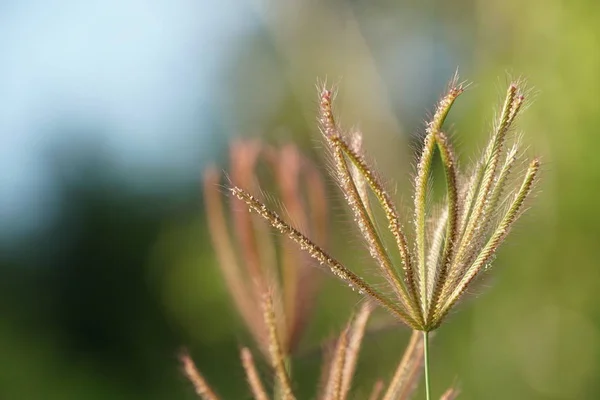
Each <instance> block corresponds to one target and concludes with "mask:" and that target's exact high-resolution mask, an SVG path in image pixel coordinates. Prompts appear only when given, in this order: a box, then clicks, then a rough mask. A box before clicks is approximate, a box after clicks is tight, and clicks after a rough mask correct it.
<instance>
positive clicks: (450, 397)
mask: <svg viewBox="0 0 600 400" xmlns="http://www.w3.org/2000/svg"><path fill="white" fill-rule="evenodd" d="M459 394H460V390H458V389H456V388H453V387H451V388H450V389H448V390H446V391H445V392H444V394H443V395H442V397H440V400H455V399H457V398H458V395H459Z"/></svg>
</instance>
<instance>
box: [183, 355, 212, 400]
mask: <svg viewBox="0 0 600 400" xmlns="http://www.w3.org/2000/svg"><path fill="white" fill-rule="evenodd" d="M179 360H180V362H181V365H182V367H183V372H184V374H185V376H186V377H187V378H188V380H189V381H190V382H191V383H192V385H194V390H195V391H196V394H197V395H198V396H200V398H201V399H202V400H219V397H218V396H217V395H216V394H215V392H213V390H212V389H211V388H210V386H208V384H207V383H206V380H205V379H204V377H203V376H202V374H200V371H198V369H197V368H196V365H195V364H194V361H193V360H192V358H191V357H190V355H189V354H188V352H187V351H185V350H183V351H182V352H181V354H180V355H179Z"/></svg>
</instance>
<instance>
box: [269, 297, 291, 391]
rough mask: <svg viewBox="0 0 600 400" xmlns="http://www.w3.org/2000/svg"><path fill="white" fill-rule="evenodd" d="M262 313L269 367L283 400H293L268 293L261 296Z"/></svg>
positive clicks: (273, 310) (271, 301) (273, 309)
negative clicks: (265, 330)
mask: <svg viewBox="0 0 600 400" xmlns="http://www.w3.org/2000/svg"><path fill="white" fill-rule="evenodd" d="M263 312H264V318H265V322H266V324H267V328H268V331H269V354H270V355H271V365H272V366H273V370H275V377H276V378H277V382H278V384H279V385H280V387H281V396H282V399H283V400H294V399H295V397H294V394H293V393H292V384H291V381H290V377H289V375H288V373H287V370H286V367H285V354H284V352H283V350H282V348H281V342H280V339H279V337H278V333H277V321H276V318H275V308H274V307H273V300H272V299H271V295H270V293H268V292H267V293H265V294H264V295H263Z"/></svg>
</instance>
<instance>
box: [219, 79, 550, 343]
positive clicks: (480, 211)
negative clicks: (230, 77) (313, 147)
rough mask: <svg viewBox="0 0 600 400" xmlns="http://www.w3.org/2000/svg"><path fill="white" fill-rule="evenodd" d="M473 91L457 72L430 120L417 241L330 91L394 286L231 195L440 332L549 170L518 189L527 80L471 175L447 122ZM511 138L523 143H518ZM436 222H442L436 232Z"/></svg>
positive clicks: (356, 204) (247, 197)
mask: <svg viewBox="0 0 600 400" xmlns="http://www.w3.org/2000/svg"><path fill="white" fill-rule="evenodd" d="M464 88H465V86H464V85H463V84H460V83H459V82H458V78H455V79H454V80H453V81H452V82H451V83H450V85H449V88H448V91H447V92H446V94H445V95H444V96H443V97H442V99H441V100H440V101H439V102H438V104H437V107H436V110H435V113H434V115H433V118H432V119H431V121H430V122H429V123H428V124H427V129H426V135H425V138H424V141H423V147H422V150H421V154H420V156H419V159H418V162H417V168H416V173H415V180H414V190H415V192H414V196H413V197H414V206H413V220H412V225H413V226H414V232H410V233H411V236H410V238H412V239H413V242H414V243H413V244H412V245H410V244H409V236H408V235H407V234H406V232H405V230H404V227H403V224H402V222H401V221H402V220H401V217H400V214H399V212H398V211H397V208H396V207H395V205H394V203H393V201H392V199H391V196H390V195H389V193H388V191H387V190H386V188H385V187H384V184H383V181H382V179H381V178H379V176H378V174H377V173H376V172H375V170H374V168H373V167H371V166H370V164H369V163H368V162H367V161H366V159H365V156H364V155H363V153H362V151H361V149H360V146H359V145H358V144H357V143H360V140H358V139H357V135H358V134H356V133H355V134H353V135H349V134H345V133H344V132H343V131H342V129H341V128H340V127H339V126H338V124H337V122H336V120H335V118H334V114H333V111H332V91H331V90H329V89H327V88H321V89H320V98H319V105H320V107H319V110H320V112H319V125H320V128H321V132H322V133H323V137H324V139H325V142H326V143H327V146H328V149H329V150H330V152H331V156H332V159H333V164H334V175H335V178H336V179H337V181H338V183H339V186H340V188H341V190H342V192H343V194H344V197H345V199H346V201H347V203H348V205H349V208H350V210H351V212H352V214H353V216H354V220H355V221H356V223H357V225H358V228H359V230H360V232H361V234H362V236H363V237H364V239H365V243H366V246H367V248H368V250H369V253H370V255H371V256H372V258H373V259H374V261H375V264H376V265H377V267H378V270H379V274H380V275H381V276H382V277H383V278H385V281H386V285H385V288H380V287H379V286H377V288H376V286H375V285H373V284H370V283H369V282H367V281H366V280H365V279H363V278H362V277H360V276H358V275H357V274H355V273H354V272H352V271H351V270H350V269H348V268H347V267H345V266H344V265H342V264H341V263H340V262H338V261H337V260H336V259H335V258H333V257H332V256H330V255H329V254H328V253H326V252H325V251H324V250H323V249H322V248H321V247H319V246H318V245H317V244H315V243H314V242H313V241H312V240H311V239H309V238H308V237H307V236H306V235H304V234H302V233H301V232H300V231H299V230H297V229H295V228H294V227H293V226H291V225H290V224H288V223H286V222H285V221H283V220H282V219H281V218H280V217H279V216H278V215H277V214H276V213H275V212H273V211H271V210H270V209H269V208H268V207H266V206H265V205H264V203H263V202H261V201H260V200H259V199H257V198H256V197H254V196H252V195H251V194H250V193H249V192H248V191H246V190H244V189H242V188H240V187H239V186H237V185H236V186H233V187H232V188H231V189H230V190H231V193H232V194H233V195H234V196H235V197H237V198H238V199H240V200H242V201H244V202H245V203H246V204H247V205H248V207H249V208H250V209H251V210H252V211H254V212H256V213H257V214H258V215H260V216H261V217H263V218H264V219H266V220H267V221H268V222H269V223H270V224H271V225H272V226H273V227H274V228H275V229H277V230H279V231H280V232H281V233H283V234H284V235H286V236H288V237H289V238H290V239H292V240H293V241H295V242H296V243H297V244H298V245H299V246H300V248H301V249H303V250H305V251H306V252H307V253H308V254H310V256H311V257H313V258H314V259H316V260H317V261H318V262H319V264H320V265H323V266H325V267H327V269H329V270H330V271H331V272H333V274H334V275H335V276H337V277H338V278H339V279H340V280H342V281H344V282H345V283H346V284H348V285H349V286H350V287H352V288H353V289H355V290H358V291H359V292H360V293H361V294H362V295H364V296H366V297H368V298H370V299H371V300H373V301H374V302H375V303H377V304H379V305H380V306H382V307H383V308H385V309H387V310H388V311H389V312H391V313H392V314H393V315H395V316H396V317H397V318H398V319H400V320H401V321H402V322H404V323H405V324H406V325H408V326H410V327H411V328H413V329H415V330H420V331H423V332H429V331H432V330H434V329H436V328H438V327H439V326H440V324H441V323H442V321H443V320H444V318H445V317H446V316H447V314H448V312H449V311H450V310H451V309H452V308H453V307H454V306H455V305H456V303H457V302H458V301H459V299H460V298H461V297H462V296H463V294H464V293H465V292H466V291H467V289H468V287H469V286H470V285H471V284H472V282H473V281H474V280H475V278H477V277H478V276H479V275H480V273H481V272H482V271H483V270H485V269H487V267H488V266H489V264H490V263H491V261H492V258H493V256H494V254H495V252H496V250H497V249H498V247H499V246H500V244H501V243H502V242H503V241H504V239H505V238H506V236H507V234H508V233H509V231H510V229H511V227H512V226H513V225H514V223H515V221H516V220H517V219H518V218H519V217H520V215H521V214H522V213H523V209H524V205H525V202H526V200H527V198H528V197H529V196H530V194H531V191H532V188H533V185H534V182H535V180H536V177H537V175H538V172H539V169H540V162H539V160H538V159H537V158H536V159H533V160H532V161H531V162H530V163H529V165H528V167H527V169H526V171H525V173H524V175H523V177H522V180H521V183H520V185H517V187H516V189H513V190H510V189H509V188H510V184H511V183H512V178H513V177H512V175H514V174H513V172H514V168H513V166H514V164H515V163H516V160H517V158H518V157H519V156H521V152H520V149H519V147H518V145H519V143H518V141H517V140H514V135H511V132H512V130H511V128H512V127H513V124H514V121H515V119H516V117H517V115H518V114H519V111H520V110H521V109H522V106H523V102H524V99H525V98H524V95H523V91H522V89H521V88H520V87H519V84H518V83H513V84H511V85H510V86H509V87H508V90H507V93H506V98H505V100H504V103H503V106H502V108H501V110H500V113H499V115H498V119H497V121H495V123H494V125H493V130H492V133H491V135H490V141H489V143H488V145H487V147H486V148H485V150H484V152H483V154H482V155H481V157H480V159H479V161H478V162H477V163H476V164H475V165H474V166H473V167H472V168H471V169H470V170H468V171H469V172H468V173H463V172H461V171H460V170H459V168H458V165H457V164H458V162H457V159H456V156H455V154H454V150H453V148H452V146H451V144H450V141H449V139H448V137H447V135H446V134H445V133H444V132H443V125H444V121H445V120H446V117H447V115H448V113H449V111H450V109H451V107H452V105H453V104H454V102H455V101H456V99H457V98H458V97H459V96H460V95H461V94H462V93H463V91H464ZM509 141H511V142H513V145H512V147H510V148H509V147H508V145H507V143H508V142H509ZM436 154H439V156H440V159H441V162H442V165H443V169H444V175H445V180H446V196H445V202H444V204H443V205H442V209H443V211H442V212H439V213H438V215H439V216H438V217H437V218H435V213H433V212H431V210H430V209H429V208H428V206H427V205H428V199H429V197H430V195H431V194H430V185H429V181H430V176H431V170H432V165H433V161H434V157H435V156H436ZM369 193H371V197H373V198H374V199H375V202H376V203H377V204H379V206H380V207H381V208H382V210H383V212H384V214H385V218H386V220H387V227H388V229H389V231H390V232H391V234H392V236H393V237H394V239H395V245H396V246H395V247H397V249H392V250H390V249H389V248H388V247H386V246H385V244H384V239H383V238H382V235H380V233H379V232H378V230H377V226H378V225H377V223H376V221H375V218H374V217H373V212H372V211H371V206H370V203H369ZM431 219H434V221H433V223H431V222H430V221H429V220H431ZM430 223H431V225H432V226H434V227H435V229H429V225H430ZM392 251H397V253H398V254H399V256H400V259H401V263H400V264H401V265H396V264H394V262H393V261H392V260H393V257H392Z"/></svg>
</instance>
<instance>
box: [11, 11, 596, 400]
mask: <svg viewBox="0 0 600 400" xmlns="http://www.w3.org/2000/svg"><path fill="white" fill-rule="evenodd" d="M52 3H55V4H50V3H49V2H48V3H47V2H43V1H35V0H28V1H22V2H17V1H5V2H3V3H2V5H0V32H2V35H0V36H1V39H0V49H1V50H2V54H3V56H2V59H3V61H2V63H0V92H1V93H2V94H0V105H1V106H0V109H1V111H0V135H1V138H2V141H1V143H0V273H1V276H2V278H1V279H0V308H1V310H2V313H1V318H0V350H1V354H2V359H3V362H2V363H1V364H0V397H1V398H2V399H106V398H111V399H134V398H145V399H165V398H169V399H177V398H181V399H186V398H189V399H191V398H194V396H193V394H192V391H191V388H190V387H189V385H188V383H187V382H186V381H185V380H184V379H183V378H182V377H181V375H180V371H179V367H178V365H177V361H176V352H177V349H178V348H179V347H180V346H181V345H187V346H189V348H190V349H191V352H192V354H193V356H194V358H195V359H196V361H197V364H198V366H199V367H200V368H201V369H202V370H203V372H204V373H205V375H206V377H207V378H208V379H209V381H210V382H211V384H212V385H213V387H215V388H216V389H217V391H219V392H220V393H221V394H222V395H223V397H224V398H226V399H246V398H249V395H248V392H247V390H246V387H245V382H244V378H243V372H242V369H241V367H240V366H239V361H238V355H237V352H238V347H239V345H241V344H248V342H249V337H248V334H247V333H246V332H245V331H244V328H243V326H242V324H241V323H240V321H239V318H238V316H237V314H236V312H235V310H234V309H233V307H232V305H231V302H230V299H229V297H228V295H227V293H226V289H225V286H224V283H223V280H222V278H221V276H220V273H219V269H218V267H217V265H216V261H215V256H214V253H213V251H212V249H211V246H210V240H209V237H208V232H207V228H206V221H205V217H204V215H203V212H204V211H203V210H204V209H203V202H202V196H201V193H200V184H199V183H200V177H201V174H202V171H203V169H204V168H205V167H206V166H207V165H208V164H212V163H215V164H217V165H218V166H220V167H225V166H226V165H227V143H228V141H229V140H230V139H231V138H234V137H240V136H242V137H255V138H256V137H261V138H262V140H264V141H265V142H268V143H272V144H283V143H287V142H294V143H297V144H298V145H299V146H300V147H301V148H302V150H303V151H304V152H305V153H306V154H308V155H309V156H310V157H312V158H313V159H315V160H317V162H319V163H320V165H321V168H322V171H323V173H326V171H327V162H326V158H325V157H323V155H322V154H321V153H320V150H321V148H322V146H321V145H320V144H319V133H318V130H317V128H316V123H315V111H316V101H317V100H316V91H315V88H314V86H315V83H316V82H317V79H318V78H319V79H327V82H329V83H335V84H337V85H338V87H339V95H338V100H337V113H338V115H339V116H340V117H341V119H342V122H343V123H344V124H345V126H346V127H347V128H351V127H357V128H359V129H360V130H361V131H362V132H363V133H364V140H365V147H366V149H367V151H368V152H369V153H370V155H371V157H372V158H374V159H376V163H377V166H378V167H379V169H380V170H382V171H383V173H384V176H386V177H388V178H390V179H393V181H394V182H397V192H398V196H397V198H398V200H399V201H404V203H409V202H410V200H411V199H410V195H409V191H410V189H411V183H410V174H411V171H412V169H411V167H412V163H413V161H414V157H415V154H414V149H415V147H416V146H417V143H418V138H419V137H420V133H422V132H423V130H424V123H423V121H424V120H425V119H426V118H427V115H428V114H427V111H431V110H432V108H433V104H434V102H435V101H436V99H437V97H438V96H439V95H440V94H441V93H442V91H443V88H444V86H445V84H446V82H447V81H448V80H449V79H450V78H451V76H452V75H453V73H454V71H455V70H456V68H457V67H459V68H460V72H461V75H462V77H464V78H467V79H468V80H469V81H472V82H474V83H475V84H474V85H472V87H471V89H470V90H469V91H468V92H467V93H466V94H465V95H464V96H463V97H462V98H461V99H460V100H459V102H458V104H457V106H456V108H455V109H454V111H453V112H452V113H451V115H450V120H451V122H452V124H453V128H452V130H453V132H452V133H453V134H454V136H455V139H456V147H457V150H458V151H459V153H460V154H461V161H462V164H463V165H464V164H467V163H468V162H469V161H470V160H472V159H473V158H474V157H473V156H472V155H473V154H475V152H476V151H479V150H480V149H481V147H482V146H483V143H484V142H485V139H486V135H487V133H488V132H489V127H490V122H491V120H492V117H493V110H494V107H495V106H497V105H498V103H499V102H500V100H501V95H502V93H503V92H504V89H505V87H506V84H507V83H508V82H509V81H510V79H511V77H519V76H523V77H525V78H526V79H527V81H528V84H529V87H530V88H532V91H531V94H532V95H531V96H530V98H533V100H534V101H532V102H531V105H530V107H529V109H528V110H527V112H526V113H525V114H524V116H523V117H522V119H521V121H520V124H519V128H520V129H521V130H522V131H524V132H525V135H524V142H525V143H526V144H527V145H530V146H531V153H536V154H541V155H542V157H543V161H544V173H543V177H542V183H541V184H540V186H539V193H538V195H537V198H536V200H535V203H534V204H532V205H534V207H533V208H532V209H531V210H530V211H529V212H528V214H527V216H526V217H525V218H524V219H523V220H522V221H521V222H520V223H519V225H518V227H517V229H516V230H515V232H514V234H513V235H512V236H511V237H510V238H509V240H508V244H507V245H505V246H504V247H503V249H502V250H501V252H500V254H499V257H498V259H497V261H496V263H495V268H494V270H493V274H492V275H493V276H492V275H489V276H488V278H487V279H486V280H484V282H483V283H482V284H481V285H480V286H479V287H478V289H477V291H476V292H475V293H473V294H472V296H471V300H469V301H467V302H465V303H464V304H463V305H462V306H461V307H460V312H457V313H455V315H453V316H452V317H451V319H450V322H449V323H448V324H446V325H444V326H443V328H442V329H440V330H439V332H438V333H437V335H436V337H435V339H434V341H433V344H432V346H433V349H432V357H433V361H432V374H433V390H434V393H435V394H441V392H442V390H444V389H445V388H446V387H448V386H449V385H450V384H451V383H453V382H458V384H459V386H460V387H461V388H462V391H463V393H462V395H461V397H460V398H462V399H465V400H468V399H597V398H600V379H598V376H600V361H599V360H600V298H599V297H598V293H600V268H599V267H598V262H597V260H596V258H595V257H597V253H596V251H597V248H598V247H597V246H598V239H599V238H600V235H599V234H598V226H600V211H599V210H598V204H599V203H600V191H599V190H598V183H599V182H600V157H598V152H597V149H598V145H600V143H599V142H600V136H599V135H598V134H597V130H598V126H600V109H599V102H598V94H597V93H598V90H599V89H600V74H599V73H598V71H600V52H599V51H598V49H599V48H600V25H599V24H598V21H600V8H598V6H597V4H596V2H594V1H591V0H579V1H570V2H567V1H560V0H544V1H542V0H533V1H527V2H523V1H518V0H502V1H501V0H459V1H453V2H446V1H433V0H428V1H423V2H415V1H389V0H373V1H360V0H354V1H342V0H327V1H312V0H302V1H291V0H286V1H278V2H275V1H261V0H246V1H233V0H228V1H222V2H220V1H214V0H193V1H192V0H187V1H186V0H177V1H158V2H155V3H153V4H152V5H150V4H146V3H145V2H140V1H135V0H127V1H122V2H116V1H104V2H95V1H89V2H76V1H69V0H63V1H56V2H52ZM329 197H330V202H331V204H332V206H331V207H332V211H331V216H332V217H331V223H332V230H333V235H332V237H333V243H332V245H331V251H332V253H333V254H335V255H336V256H339V257H340V258H341V259H342V260H346V261H347V262H348V263H349V264H350V265H353V266H356V267H357V268H360V263H362V262H363V261H365V262H369V261H368V258H367V257H366V256H364V255H361V256H360V257H356V254H355V253H353V251H354V250H352V252H351V251H349V250H348V249H349V248H350V247H352V248H354V247H357V246H354V245H355V244H357V242H358V239H357V236H355V235H352V234H351V235H350V237H348V234H347V229H348V227H349V226H350V224H349V221H350V219H349V218H348V216H347V214H346V213H345V211H344V208H343V207H342V203H341V201H340V200H341V199H340V196H339V194H338V192H337V191H336V187H335V184H333V183H331V181H330V182H329ZM342 232H343V233H344V234H343V235H342V234H340V233H342ZM349 244H352V245H353V246H349ZM357 262H358V263H357ZM357 264H358V265H357ZM357 301H358V299H357V297H355V296H354V295H353V294H352V293H349V291H348V290H346V288H344V287H340V286H339V285H338V284H336V283H335V282H333V281H332V280H331V279H326V280H325V283H324V286H323V289H322V291H321V295H320V297H319V305H318V307H317V315H316V317H315V319H314V321H313V323H312V324H311V326H310V327H309V332H308V335H307V337H306V338H305V341H304V343H303V348H304V351H301V352H300V354H299V355H298V360H297V361H296V363H297V366H296V367H295V368H296V374H295V375H296V377H297V378H298V382H297V384H296V385H297V387H298V389H299V392H300V393H301V395H302V397H301V398H311V396H312V395H313V394H314V388H315V387H316V381H317V378H318V374H319V372H318V370H316V367H317V366H318V365H319V357H320V356H319V351H315V349H317V350H318V346H319V343H320V342H321V341H322V340H323V339H324V338H327V337H331V336H332V335H333V334H335V333H336V332H337V331H338V330H339V329H340V327H341V326H342V324H343V322H344V321H345V320H346V319H347V317H348V315H350V312H351V310H352V308H353V306H354V305H355V304H356V303H357ZM408 335H409V332H408V331H407V330H406V329H403V328H398V329H393V330H385V331H381V332H376V333H372V334H371V335H370V336H368V337H367V339H366V343H365V351H364V352H363V355H362V363H360V367H359V370H358V380H357V382H358V383H359V384H364V385H365V390H368V388H370V385H371V383H372V382H373V381H374V380H375V379H376V378H378V377H382V378H384V379H389V376H390V374H391V372H392V368H393V366H394V363H395V362H396V360H397V359H398V357H400V355H401V353H402V350H403V347H404V346H405V344H406V341H407V338H408ZM262 368H263V372H266V371H267V370H268V368H267V365H266V364H265V363H263V365H262ZM365 396H366V395H365ZM421 397H422V396H421V392H419V393H417V398H421Z"/></svg>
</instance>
